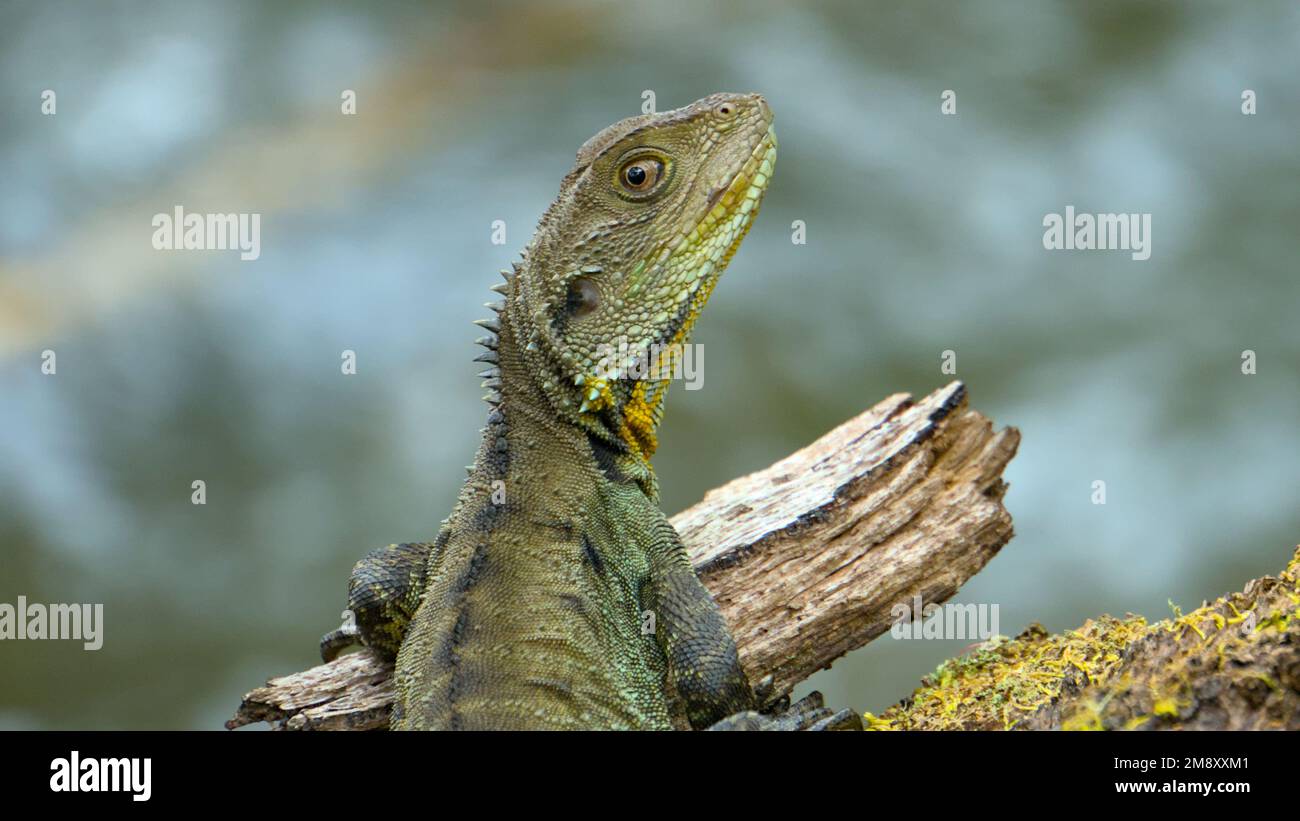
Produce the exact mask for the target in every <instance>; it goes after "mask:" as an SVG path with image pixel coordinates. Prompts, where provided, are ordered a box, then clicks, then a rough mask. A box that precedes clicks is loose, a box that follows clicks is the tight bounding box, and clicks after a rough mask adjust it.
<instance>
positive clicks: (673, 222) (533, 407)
mask: <svg viewBox="0 0 1300 821" xmlns="http://www.w3.org/2000/svg"><path fill="white" fill-rule="evenodd" d="M776 147H777V142H776V136H775V133H774V131H773V129H772V112H771V109H770V108H769V107H768V104H767V102H766V101H765V100H764V99H763V98H762V97H761V96H759V95H756V94H714V95H712V96H709V97H705V98H704V99H701V100H698V101H696V102H694V103H692V104H690V105H688V106H686V107H684V108H679V109H676V110H674V111H667V112H663V113H650V114H642V115H640V116H636V117H631V118H628V119H625V120H622V121H620V122H617V123H615V124H613V125H611V126H609V127H608V128H605V129H604V130H602V131H601V132H599V133H598V134H596V135H595V136H593V137H592V138H591V139H589V140H587V142H586V143H585V144H583V146H582V147H581V148H580V149H579V151H578V155H577V161H576V163H575V165H574V166H573V169H572V170H571V171H570V172H569V173H568V175H567V176H565V178H564V181H563V183H562V184H561V187H560V193H559V196H558V197H557V198H556V200H555V202H554V203H552V204H551V206H550V207H549V208H548V209H547V210H546V212H545V214H544V215H543V216H542V218H541V221H540V223H539V224H538V227H537V230H536V232H535V234H534V236H533V238H532V241H531V242H530V244H529V245H528V248H527V250H526V251H525V252H524V253H523V255H522V259H521V261H520V262H518V263H516V264H515V265H514V266H513V268H512V269H511V270H507V271H503V272H502V274H503V276H504V278H505V281H504V282H502V283H500V284H498V285H497V286H496V287H495V288H494V289H493V290H495V291H497V292H498V293H499V294H501V295H502V297H503V299H502V300H501V301H500V302H497V303H495V304H492V305H490V306H489V307H491V308H492V309H493V310H494V311H495V313H496V316H495V317H494V318H492V319H489V320H480V322H479V323H478V324H480V325H482V326H483V327H484V328H486V329H487V330H488V331H490V332H491V333H490V335H488V336H486V337H484V338H482V339H480V340H479V343H480V344H481V345H482V346H483V347H484V348H486V352H485V353H483V354H482V355H481V356H479V357H478V360H477V361H479V362H483V363H486V365H487V370H485V371H484V372H483V373H482V374H481V376H482V377H483V378H484V379H485V380H486V381H485V382H484V383H483V384H484V387H485V388H487V389H489V391H490V392H489V394H488V395H487V397H485V398H486V400H487V403H488V405H489V412H488V416H487V426H486V427H485V428H484V430H483V438H482V443H481V445H480V446H479V449H478V454H477V456H476V458H475V462H474V465H473V466H472V467H471V468H470V474H469V478H468V479H467V481H466V482H465V485H464V487H463V489H462V490H461V493H460V496H459V499H458V501H457V503H456V506H455V509H454V510H453V512H452V514H451V516H450V517H449V518H448V519H446V520H445V521H444V522H443V526H442V529H441V530H440V532H439V534H438V536H437V538H436V539H435V540H434V541H433V542H431V543H411V544H397V545H390V546H388V547H386V548H381V549H379V550H376V551H373V552H372V553H370V554H369V555H367V556H366V557H364V558H363V559H362V560H361V561H359V562H358V563H357V565H356V567H355V568H354V569H353V571H352V575H351V578H350V579H349V584H348V607H349V611H350V612H351V614H352V618H351V619H349V620H348V621H345V624H344V626H343V627H342V628H340V629H339V630H336V631H334V632H332V633H329V634H327V635H326V636H325V637H324V638H323V639H322V640H321V653H322V655H323V656H324V658H325V659H326V660H327V661H329V660H331V659H332V658H334V657H335V656H336V655H337V654H338V653H339V652H340V651H341V650H342V649H343V648H344V647H346V646H348V645H350V644H353V643H357V642H360V643H362V644H364V645H366V646H369V647H372V648H374V649H375V650H377V651H379V652H380V653H381V654H384V655H386V656H390V657H395V658H396V671H395V678H396V692H397V698H396V702H395V704H394V707H393V712H392V716H391V720H390V726H391V727H392V728H394V729H520V728H573V729H577V728H639V729H668V728H674V727H677V728H682V727H685V726H689V727H693V728H705V727H709V726H721V727H757V726H775V725H774V724H771V723H769V720H768V718H767V716H764V715H762V714H760V713H759V712H756V711H758V710H760V709H763V708H764V704H763V703H762V702H763V698H764V696H763V695H762V689H763V688H762V686H760V687H759V691H760V693H759V694H758V695H756V694H755V691H754V689H753V688H752V687H751V685H750V683H749V681H748V680H747V678H746V675H745V672H744V670H743V669H742V668H741V665H740V663H739V660H738V658H737V653H736V646H735V643H734V641H733V640H732V637H731V635H730V633H729V632H728V630H727V627H726V625H725V623H724V622H723V619H722V616H721V614H720V613H719V611H718V608H717V606H716V605H715V604H714V602H713V600H712V598H711V597H710V596H709V593H708V591H707V590H706V589H705V588H704V586H703V585H702V584H701V583H700V581H699V580H698V579H697V578H696V575H695V573H694V571H693V569H692V567H691V565H690V563H689V561H688V559H687V556H686V551H685V549H684V548H683V546H682V543H681V541H680V539H679V538H678V536H677V534H676V532H674V530H673V528H672V526H671V525H670V524H669V522H668V519H667V518H666V517H665V516H664V514H663V512H662V511H661V510H660V509H659V506H658V495H659V493H658V485H657V483H656V479H655V474H654V472H653V470H652V468H651V464H650V458H651V456H652V455H653V454H654V452H655V447H656V435H655V432H656V428H657V427H658V425H659V422H660V420H661V418H662V414H663V402H664V395H665V392H666V389H667V386H668V381H669V380H668V379H667V378H659V377H666V376H668V375H669V374H668V373H666V371H667V370H668V368H666V367H663V366H664V365H666V364H669V362H670V359H671V356H672V355H673V354H674V353H675V352H677V351H679V349H678V348H675V347H674V346H678V345H681V344H684V343H685V342H686V340H687V338H688V336H689V334H690V332H691V329H692V326H693V325H694V324H695V320H696V318H697V317H698V316H699V313H700V310H701V308H703V306H704V303H705V302H706V301H707V300H708V298H709V295H710V292H712V290H713V287H714V285H715V284H716V283H717V281H718V277H719V276H720V275H721V273H722V271H723V269H724V268H726V266H727V263H728V262H729V261H730V260H731V257H732V255H733V254H735V252H736V249H737V247H738V246H739V245H740V242H741V240H742V239H743V238H744V236H745V234H746V232H747V231H748V230H749V227H750V225H751V224H752V223H753V220H754V217H755V215H756V214H757V213H758V209H759V204H760V202H761V201H762V199H763V194H764V192H765V191H766V189H767V186H768V181H769V180H770V179H771V177H772V169H773V164H774V162H775V160H776ZM620 342H622V343H623V344H624V347H623V350H626V351H630V352H631V356H632V357H641V358H643V359H644V358H646V357H649V356H651V355H652V354H655V353H659V354H661V357H663V358H662V360H661V361H660V362H659V364H660V366H661V368H660V370H658V371H656V370H654V369H653V368H642V369H641V371H635V369H630V368H625V367H623V366H625V365H627V364H628V363H627V362H619V361H611V356H610V353H609V352H610V351H611V350H618V349H619V343H620ZM614 359H615V360H617V357H614ZM642 364H643V365H644V364H646V363H645V362H643V363H642ZM631 372H645V375H644V376H642V377H641V378H631V377H629V376H628V375H627V374H628V373H631ZM760 684H761V683H760ZM813 706H814V707H817V706H819V705H813ZM767 707H768V711H769V712H773V711H772V709H771V705H767ZM793 712H794V711H787V713H786V714H785V715H786V716H790V715H791V713H793ZM828 717H829V711H824V710H822V711H813V712H812V713H805V714H804V715H803V716H802V717H801V718H799V719H798V720H799V721H801V722H802V725H801V726H808V722H809V721H811V720H814V719H818V720H821V721H826V720H827V718H828ZM830 718H833V717H830ZM786 720H794V719H786ZM772 721H775V720H772Z"/></svg>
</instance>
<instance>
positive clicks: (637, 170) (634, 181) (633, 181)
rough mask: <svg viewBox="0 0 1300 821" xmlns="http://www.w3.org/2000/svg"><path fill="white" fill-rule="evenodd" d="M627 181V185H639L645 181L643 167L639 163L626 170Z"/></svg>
mask: <svg viewBox="0 0 1300 821" xmlns="http://www.w3.org/2000/svg"><path fill="white" fill-rule="evenodd" d="M627 182H628V184H629V185H641V184H642V183H644V182H645V169H644V168H642V167H641V166H639V165H634V166H632V167H631V168H629V169H628V170H627Z"/></svg>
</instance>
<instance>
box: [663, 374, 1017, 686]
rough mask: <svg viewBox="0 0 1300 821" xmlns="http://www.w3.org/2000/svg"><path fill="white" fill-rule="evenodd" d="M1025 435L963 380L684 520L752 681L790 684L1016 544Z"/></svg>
mask: <svg viewBox="0 0 1300 821" xmlns="http://www.w3.org/2000/svg"><path fill="white" fill-rule="evenodd" d="M1018 442H1019V434H1018V433H1017V431H1016V430H1015V429H1014V428H1007V429H1004V430H1002V431H997V432H995V431H994V430H993V426H992V424H991V423H990V422H989V420H988V419H986V418H984V417H983V416H981V415H980V414H978V413H976V412H974V411H972V410H969V409H968V408H967V407H966V392H965V388H964V387H963V386H962V384H961V383H960V382H954V383H952V384H950V385H948V386H947V387H945V388H943V389H941V390H938V391H935V392H934V393H932V394H931V395H929V396H927V397H926V398H925V399H923V400H921V401H920V402H916V403H912V402H911V401H910V399H909V397H907V396H906V395H901V394H900V395H896V396H891V397H889V398H888V399H886V400H884V401H883V402H881V403H879V404H877V405H876V406H875V407H873V408H871V409H869V410H867V411H865V412H863V413H861V414H859V415H858V416H857V417H855V418H853V419H851V420H849V421H848V422H845V423H844V424H843V425H840V426H839V427H838V428H836V429H834V430H832V431H831V432H830V433H828V434H826V435H825V436H823V437H822V438H820V439H818V440H817V441H816V442H814V443H813V444H811V445H809V446H808V447H806V448H804V449H802V450H800V451H798V452H796V453H793V454H791V455H790V456H787V457H786V458H784V459H782V460H781V461H779V462H777V463H776V464H774V465H772V466H771V467H769V468H767V469H765V470H762V471H759V472H758V473H754V474H751V475H749V476H745V477H742V478H739V479H736V480H734V481H732V482H729V483H728V484H726V485H723V486H722V487H720V488H717V489H715V490H712V491H710V492H709V493H708V494H706V495H705V497H704V499H703V501H701V502H700V503H699V504H697V505H695V506H694V507H692V508H690V509H689V510H686V511H684V512H682V513H680V514H678V515H677V516H675V517H674V518H673V520H672V521H673V526H674V527H676V528H677V531H678V532H679V533H680V534H681V536H682V540H683V541H684V542H685V544H686V545H687V547H688V549H689V550H690V552H691V556H692V559H693V561H694V563H695V566H696V570H697V571H698V572H699V573H700V578H701V579H702V580H703V581H704V584H705V585H706V586H707V587H708V588H709V590H710V591H711V592H712V593H713V595H714V598H715V599H716V600H717V602H718V605H719V607H721V608H722V612H723V614H724V615H725V616H726V618H727V621H728V623H729V624H730V625H731V628H732V631H733V634H734V635H735V637H736V642H737V645H738V646H739V649H740V654H741V659H742V661H743V663H744V665H745V668H746V670H747V671H748V672H749V674H750V676H751V677H752V678H754V679H757V678H759V677H761V676H764V675H767V674H769V673H770V674H772V675H773V676H774V678H775V683H776V688H777V690H778V692H785V691H788V690H789V689H791V688H792V687H794V685H796V684H798V683H799V682H800V681H802V680H803V679H805V678H807V677H808V676H809V675H811V674H812V673H813V672H815V671H817V670H819V669H821V668H824V667H827V666H829V665H830V663H831V662H832V661H834V660H835V659H836V658H838V657H839V656H841V655H843V654H844V653H847V652H849V651H850V650H853V649H855V648H857V647H861V646H862V645H864V644H866V643H867V642H869V641H871V639H873V638H875V637H876V636H878V635H880V634H881V633H882V632H884V631H885V630H887V629H888V628H889V626H890V624H891V623H892V621H893V619H892V617H891V615H890V608H891V607H893V606H894V605H895V604H900V603H905V604H909V605H910V604H911V601H912V597H913V596H914V595H920V596H921V597H922V599H923V600H924V601H925V602H926V603H930V602H934V603H939V602H942V601H944V600H946V599H948V598H949V597H951V596H952V595H953V594H954V593H956V591H957V588H958V587H960V586H961V585H962V584H963V583H964V582H965V581H966V580H967V579H969V578H970V577H971V576H973V575H974V574H975V573H976V572H978V571H979V570H980V568H982V567H983V566H984V565H985V564H986V563H987V562H988V561H989V559H991V558H992V557H993V556H994V555H995V554H996V553H997V551H998V549H999V548H1001V547H1002V545H1004V544H1006V543H1007V541H1008V540H1009V539H1010V538H1011V535H1012V526H1011V516H1010V514H1009V513H1007V511H1006V509H1005V508H1004V507H1003V506H1002V495H1003V493H1004V492H1005V489H1006V485H1005V484H1004V483H1003V481H1002V479H1001V474H1002V470H1003V468H1005V467H1006V465H1007V463H1008V462H1009V461H1010V460H1011V457H1012V456H1014V455H1015V451H1016V446H1017V444H1018Z"/></svg>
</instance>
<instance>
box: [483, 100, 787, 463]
mask: <svg viewBox="0 0 1300 821" xmlns="http://www.w3.org/2000/svg"><path fill="white" fill-rule="evenodd" d="M775 161H776V137H775V134H774V132H773V131H772V112H771V109H770V108H768V105H767V102H766V101H765V100H764V99H763V98H762V97H760V96H758V95H757V94H714V95H712V96H709V97H705V98H704V99H702V100H698V101H696V102H694V103H692V104H690V105H688V106H686V107H684V108H679V109H676V110H674V111H668V112H663V113H658V114H643V115H641V116H638V117H630V118H628V119H626V120H622V121H620V122H617V123H615V124H614V125H611V126H609V127H608V128H606V129H604V130H603V131H601V132H600V133H598V134H596V135H595V136H594V137H592V138H591V139H589V140H588V141H587V142H586V143H584V144H583V146H582V148H580V149H579V150H578V157H577V162H576V163H575V165H574V167H573V170H572V171H570V172H569V174H568V175H567V176H566V177H565V178H564V182H563V184H562V185H561V189H560V195H559V197H558V198H557V199H556V201H555V203H554V204H553V205H552V206H551V207H550V209H549V210H548V211H547V212H546V214H545V215H544V216H543V217H542V219H541V222H540V223H539V225H538V228H537V232H536V234H535V235H534V237H533V240H532V242H531V244H530V245H529V247H528V250H527V251H526V252H525V256H524V264H523V265H521V266H518V270H519V275H518V276H516V277H515V279H514V280H513V283H512V287H511V288H510V290H509V291H508V292H507V296H508V298H507V301H506V302H507V304H506V310H507V312H508V314H509V318H510V321H511V324H512V326H513V328H515V329H516V333H517V335H518V338H519V340H520V345H521V347H523V348H524V360H525V363H526V366H527V370H528V372H529V373H530V374H531V377H530V378H533V379H535V380H537V383H538V386H539V387H540V388H541V390H542V391H543V392H544V394H545V395H546V396H547V398H548V399H549V401H550V403H551V405H552V406H553V408H554V409H555V410H556V412H557V413H559V414H560V416H561V417H562V418H565V419H567V420H569V421H572V422H573V423H574V424H577V425H579V426H580V427H583V428H585V429H586V430H587V431H588V432H589V433H591V434H593V435H595V436H599V437H601V438H602V439H604V440H605V441H606V442H608V443H610V444H612V445H614V446H616V447H618V448H619V449H621V450H624V451H626V452H628V453H630V454H632V455H634V456H636V457H639V458H641V459H642V460H648V459H649V457H650V455H651V454H653V452H654V449H655V444H656V441H655V429H656V428H657V426H658V424H659V421H660V419H661V418H662V411H663V400H664V395H665V393H666V391H667V385H668V382H669V377H670V376H671V372H672V364H673V361H674V358H675V357H677V356H679V355H680V352H681V346H683V345H685V344H686V343H687V341H688V337H689V335H690V332H691V329H692V327H693V326H694V324H695V320H696V318H697V317H698V316H699V313H700V310H701V309H702V308H703V307H704V303H705V302H706V301H707V300H708V298H709V294H710V293H711V292H712V290H713V286H714V285H715V284H716V283H717V281H718V277H719V276H720V275H721V274H722V271H723V269H724V268H726V266H727V263H728V262H730V260H731V257H732V255H733V254H734V253H735V251H736V249H737V247H738V246H739V245H740V241H741V240H742V239H743V238H744V236H745V233H746V232H747V231H748V230H749V226H750V224H751V223H752V222H753V219H754V217H755V215H756V214H757V213H758V206H759V203H760V201H761V200H762V197H763V193H764V191H765V190H766V188H767V184H768V180H769V179H770V177H771V174H772V167H773V164H774V163H775ZM656 365H657V366H658V367H657V368H656V367H655V366H656Z"/></svg>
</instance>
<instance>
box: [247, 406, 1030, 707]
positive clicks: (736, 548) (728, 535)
mask: <svg viewBox="0 0 1300 821" xmlns="http://www.w3.org/2000/svg"><path fill="white" fill-rule="evenodd" d="M1019 441H1020V435H1019V433H1018V432H1017V431H1016V430H1015V429H1014V428H1005V429H1003V430H1001V431H994V430H993V426H992V424H991V423H990V422H989V420H988V419H986V418H985V417H983V416H981V415H980V414H979V413H977V412H975V411H973V410H970V409H969V408H967V406H966V389H965V387H964V386H963V385H962V384H961V383H960V382H953V383H951V384H949V385H948V386H946V387H944V388H942V389H940V390H937V391H935V392H934V393H932V394H930V395H929V396H927V397H926V398H925V399H923V400H921V401H919V402H913V401H912V399H911V397H909V396H908V395H906V394H896V395H894V396H891V397H889V398H888V399H885V400H884V401H883V402H880V403H879V404H877V405H876V406H875V407H873V408H871V409H869V410H867V411H864V412H863V413H861V414H859V415H858V416H857V417H855V418H853V419H851V420H849V421H848V422H845V423H844V424H843V425H840V426H839V427H837V428H835V429H834V430H832V431H831V432H829V433H827V434H826V435H825V436H823V437H822V438H820V439H818V440H817V441H816V442H814V443H812V444H811V445H809V446H807V447H805V448H803V449H802V450H800V451H798V452H796V453H794V454H791V455H790V456H788V457H786V458H785V459H782V460H781V461H779V462H777V463H776V464H774V465H772V466H771V467H769V468H767V469H765V470H762V471H759V472H757V473H754V474H751V475H749V476H745V477H742V478H740V479H736V480H734V481H732V482H730V483H728V484H726V485H724V486H722V487H720V488H717V489H715V490H712V491H710V492H709V493H707V494H706V495H705V497H704V499H703V500H702V501H701V502H700V503H699V504H697V505H695V506H694V507H692V508H690V509H689V510H686V511H683V512H682V513H680V514H678V515H677V516H675V517H674V518H673V520H672V521H673V525H674V526H675V527H676V528H677V531H678V532H679V533H680V534H681V537H682V541H683V542H684V543H685V545H686V547H687V549H688V550H689V551H690V553H691V557H692V560H693V562H694V564H695V567H696V569H697V571H698V572H699V573H700V577H701V579H702V580H703V581H704V584H705V585H706V586H707V587H708V588H709V590H710V591H711V592H712V593H713V595H714V597H715V598H716V599H717V601H718V605H719V606H720V607H721V608H722V612H723V615H724V616H725V617H726V619H727V621H728V623H729V625H730V626H731V629H732V631H733V634H734V635H735V637H736V642H737V645H738V647H739V650H740V656H741V661H742V663H743V664H744V666H745V668H746V670H747V672H748V673H749V675H750V678H751V679H752V680H755V681H756V680H758V679H760V678H762V677H763V676H766V675H769V674H771V675H772V676H773V679H774V683H775V691H776V692H777V693H787V692H789V690H790V689H791V688H793V687H794V685H796V684H797V683H799V682H800V681H802V680H803V679H805V678H807V677H808V676H809V675H811V674H812V673H814V672H816V671H817V670H819V669H822V668H825V667H828V666H830V664H831V662H832V661H834V660H835V659H836V658H838V657H839V656H841V655H843V654H844V653H847V652H849V651H850V650H853V649H855V648H857V647H860V646H862V645H863V644H866V643H867V642H868V641H870V640H871V639H873V638H875V637H876V636H878V635H880V634H881V633H882V632H884V631H885V630H886V629H888V628H889V626H890V624H891V623H892V617H891V615H890V608H891V607H892V606H893V605H895V604H903V603H910V602H911V600H912V597H913V596H921V597H922V599H923V600H924V601H926V602H934V603H939V602H942V601H944V600H946V599H948V598H949V597H951V596H952V595H953V594H954V593H955V592H956V591H957V589H958V588H959V587H960V586H961V585H962V584H963V583H964V582H965V581H966V580H967V579H969V578H970V577H971V576H973V575H974V574H975V573H976V572H978V571H979V570H980V568H982V567H983V566H984V565H985V564H986V563H987V562H988V561H989V559H991V558H992V557H993V556H994V555H996V553H997V551H998V550H999V549H1000V548H1001V547H1002V546H1003V545H1004V544H1006V543H1007V541H1008V540H1009V539H1010V538H1011V535H1012V528H1011V516H1010V514H1008V513H1007V511H1006V509H1005V508H1004V507H1003V506H1002V496H1003V493H1004V492H1005V490H1006V484H1005V483H1004V482H1003V481H1002V478H1001V475H1002V471H1003V469H1004V468H1005V467H1006V465H1007V463H1008V462H1009V461H1010V460H1011V458H1012V457H1013V456H1014V455H1015V452H1016V446H1017V445H1018V443H1019ZM391 674H392V668H391V665H389V664H386V663H384V662H383V661H381V660H380V659H379V658H378V657H376V656H375V655H373V654H372V653H370V652H369V651H365V650H363V651H361V652H358V653H354V654H351V655H347V656H343V657H342V658H340V659H337V660H335V661H334V662H332V663H330V664H324V665H321V666H318V667H314V668H312V669H310V670H307V671H305V672H301V673H294V674H292V675H288V676H283V677H280V678H275V679H272V680H271V681H269V682H268V683H267V685H266V686H264V687H260V688H258V689H256V690H253V691H252V692H250V693H248V695H246V696H245V697H244V701H243V704H241V705H240V707H239V710H238V712H237V713H236V714H235V717H234V718H232V719H231V720H230V721H228V722H227V723H226V726H227V727H229V728H234V727H238V726H241V725H244V724H249V723H253V722H257V721H269V722H272V723H275V724H278V725H279V726H280V727H282V728H285V729H347V730H360V729H379V728H383V727H385V726H387V721H388V710H389V706H390V704H391V702H392V698H393V690H392V680H391Z"/></svg>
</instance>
